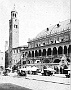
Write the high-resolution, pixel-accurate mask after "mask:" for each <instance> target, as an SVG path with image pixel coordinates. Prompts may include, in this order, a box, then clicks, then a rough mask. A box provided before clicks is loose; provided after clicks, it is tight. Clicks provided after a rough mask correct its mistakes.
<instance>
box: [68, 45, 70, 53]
mask: <svg viewBox="0 0 71 90" xmlns="http://www.w3.org/2000/svg"><path fill="white" fill-rule="evenodd" d="M68 53H71V45H69V48H68Z"/></svg>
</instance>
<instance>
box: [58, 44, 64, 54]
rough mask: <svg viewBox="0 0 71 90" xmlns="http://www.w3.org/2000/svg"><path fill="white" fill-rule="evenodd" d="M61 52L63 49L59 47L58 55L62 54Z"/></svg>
mask: <svg viewBox="0 0 71 90" xmlns="http://www.w3.org/2000/svg"><path fill="white" fill-rule="evenodd" d="M62 52H63V48H62V47H61V46H60V47H59V48H58V54H62Z"/></svg>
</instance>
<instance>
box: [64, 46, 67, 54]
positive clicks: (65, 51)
mask: <svg viewBox="0 0 71 90" xmlns="http://www.w3.org/2000/svg"><path fill="white" fill-rule="evenodd" d="M64 54H67V46H64Z"/></svg>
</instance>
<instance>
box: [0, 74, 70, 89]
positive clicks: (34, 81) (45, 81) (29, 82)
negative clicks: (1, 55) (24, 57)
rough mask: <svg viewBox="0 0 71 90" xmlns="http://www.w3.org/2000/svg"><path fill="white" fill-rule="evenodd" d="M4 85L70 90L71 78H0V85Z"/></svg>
mask: <svg viewBox="0 0 71 90" xmlns="http://www.w3.org/2000/svg"><path fill="white" fill-rule="evenodd" d="M3 83H11V84H15V85H18V86H21V87H25V88H29V89H31V90H70V78H62V77H55V76H39V75H27V77H26V79H25V77H19V76H16V77H11V76H0V84H3ZM20 90H21V89H20ZM23 90H26V89H23Z"/></svg>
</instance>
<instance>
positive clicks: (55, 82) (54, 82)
mask: <svg viewBox="0 0 71 90" xmlns="http://www.w3.org/2000/svg"><path fill="white" fill-rule="evenodd" d="M26 79H28V80H36V81H43V82H50V83H57V84H64V85H70V83H60V82H54V81H46V80H37V79H30V78H26Z"/></svg>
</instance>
